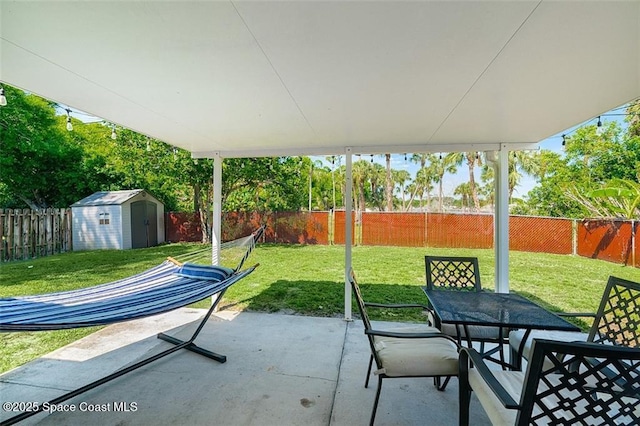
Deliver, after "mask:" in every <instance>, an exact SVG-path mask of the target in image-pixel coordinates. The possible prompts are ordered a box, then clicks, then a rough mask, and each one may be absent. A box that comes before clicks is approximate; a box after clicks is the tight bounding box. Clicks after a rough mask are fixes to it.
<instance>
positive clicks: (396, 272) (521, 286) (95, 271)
mask: <svg viewBox="0 0 640 426" xmlns="http://www.w3.org/2000/svg"><path fill="white" fill-rule="evenodd" d="M201 248H202V246H201V245H199V244H170V245H164V246H160V247H154V248H149V249H138V250H128V251H115V250H114V251H111V250H101V251H90V252H77V253H66V254H60V255H55V256H51V257H45V258H41V259H34V260H29V261H21V262H13V263H5V264H1V265H0V275H1V280H0V282H1V284H0V297H8V296H16V295H25V294H36V293H47V292H52V291H62V290H69V289H73V288H78V287H85V286H90V285H95V284H100V283H104V282H108V281H113V280H115V279H119V278H122V277H126V276H129V275H132V274H134V273H137V272H141V271H143V270H144V269H147V268H149V267H151V266H153V265H156V264H158V263H160V262H161V261H162V260H163V259H164V258H165V257H166V256H173V257H176V258H178V259H180V258H181V257H182V256H184V255H185V254H187V253H190V252H193V251H196V250H200V249H201ZM426 253H431V254H436V255H447V254H448V255H459V256H477V257H478V258H479V262H480V271H481V276H482V282H483V287H484V288H486V289H493V285H494V284H493V277H494V254H493V250H471V249H435V248H407V247H371V246H368V247H354V249H353V267H354V269H355V271H356V274H357V276H358V281H359V283H360V285H361V287H362V292H363V295H364V297H365V299H367V300H368V301H376V302H401V301H404V302H421V303H424V302H426V298H425V296H424V293H423V292H422V290H421V289H420V286H422V285H424V282H425V272H424V255H425V254H426ZM343 259H344V247H343V246H312V245H309V246H301V245H277V244H262V245H259V246H258V247H257V248H256V249H255V251H254V252H253V253H252V255H251V257H250V258H249V261H248V263H249V264H252V263H260V266H259V267H258V269H256V271H255V272H254V273H253V274H251V275H250V276H249V277H247V278H245V279H244V280H242V281H240V282H239V283H237V284H235V285H234V286H233V287H231V288H230V289H229V291H227V293H226V295H225V298H224V300H223V301H222V303H221V308H222V309H243V310H254V311H266V312H278V311H280V312H285V313H292V314H293V313H297V314H301V315H315V316H342V315H343V306H344V302H343V295H344V278H343V276H344V261H343ZM609 275H616V276H619V277H622V278H627V279H630V280H633V281H640V269H638V268H630V267H624V266H621V265H617V264H613V263H609V262H604V261H600V260H592V259H586V258H581V257H574V256H564V255H563V256H560V255H552V254H540V253H524V252H511V253H510V283H511V289H512V291H515V292H518V293H520V294H522V295H524V296H525V297H528V298H531V299H532V300H534V301H535V302H537V303H540V304H542V305H543V306H544V307H546V308H548V309H551V310H554V311H564V312H576V311H577V312H594V311H595V309H596V307H597V305H598V302H599V300H600V297H601V295H602V291H603V289H604V286H605V284H606V281H607V278H608V276H609ZM208 303H209V302H208V300H205V301H202V302H199V303H198V304H196V305H194V306H196V307H207V305H208ZM403 311H404V310H403ZM354 312H355V307H354ZM372 314H373V315H372V316H374V318H375V319H384V320H392V321H424V315H423V313H422V312H419V311H417V310H416V311H413V312H402V313H400V312H393V313H392V314H390V313H386V312H375V313H373V312H372ZM375 315H377V316H375ZM391 315H393V316H391ZM95 330H96V328H92V329H75V330H61V331H50V332H36V333H3V334H2V335H0V339H1V343H0V371H7V370H9V369H11V368H14V367H16V366H18V365H21V364H23V363H25V362H27V361H29V360H31V359H34V358H36V357H38V356H41V355H43V354H45V353H48V352H50V351H52V350H54V349H56V348H58V347H61V346H64V345H66V344H68V343H70V342H72V341H74V340H77V339H79V338H81V337H83V336H85V335H87V334H89V333H91V332H93V331H95Z"/></svg>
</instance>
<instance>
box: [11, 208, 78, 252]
mask: <svg viewBox="0 0 640 426" xmlns="http://www.w3.org/2000/svg"><path fill="white" fill-rule="evenodd" d="M0 239H1V240H2V246H1V247H0V259H1V260H2V261H3V262H6V261H11V260H20V259H30V258H33V257H41V256H47V255H50V254H54V253H62V252H66V251H71V250H72V247H71V209H43V210H29V209H24V210H12V209H0Z"/></svg>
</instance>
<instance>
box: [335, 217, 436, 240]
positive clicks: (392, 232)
mask: <svg viewBox="0 0 640 426" xmlns="http://www.w3.org/2000/svg"><path fill="white" fill-rule="evenodd" d="M425 228H426V215H425V214H424V213H393V212H391V213H383V212H365V213H363V214H362V244H364V245H375V246H400V247H424V246H425V243H426V233H425ZM343 234H344V231H343Z"/></svg>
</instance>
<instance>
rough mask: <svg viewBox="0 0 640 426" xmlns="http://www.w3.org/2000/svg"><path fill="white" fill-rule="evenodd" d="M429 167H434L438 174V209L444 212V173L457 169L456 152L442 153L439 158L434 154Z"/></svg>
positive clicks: (453, 171)
mask: <svg viewBox="0 0 640 426" xmlns="http://www.w3.org/2000/svg"><path fill="white" fill-rule="evenodd" d="M429 167H433V171H434V174H435V175H436V182H438V211H439V212H442V211H443V201H444V191H443V180H444V175H445V173H455V172H456V171H457V167H456V153H449V154H447V155H445V156H444V157H442V155H439V156H438V157H437V159H436V157H435V155H434V156H433V159H432V160H431V164H430V165H429Z"/></svg>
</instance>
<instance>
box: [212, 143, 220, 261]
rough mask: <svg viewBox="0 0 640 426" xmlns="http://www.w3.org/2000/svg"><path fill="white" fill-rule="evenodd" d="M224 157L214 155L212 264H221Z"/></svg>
mask: <svg viewBox="0 0 640 426" xmlns="http://www.w3.org/2000/svg"><path fill="white" fill-rule="evenodd" d="M221 222H222V157H221V156H220V153H219V152H216V153H214V155H213V218H212V223H211V264H212V265H219V264H220V238H221V235H220V233H221V231H222V226H221Z"/></svg>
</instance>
